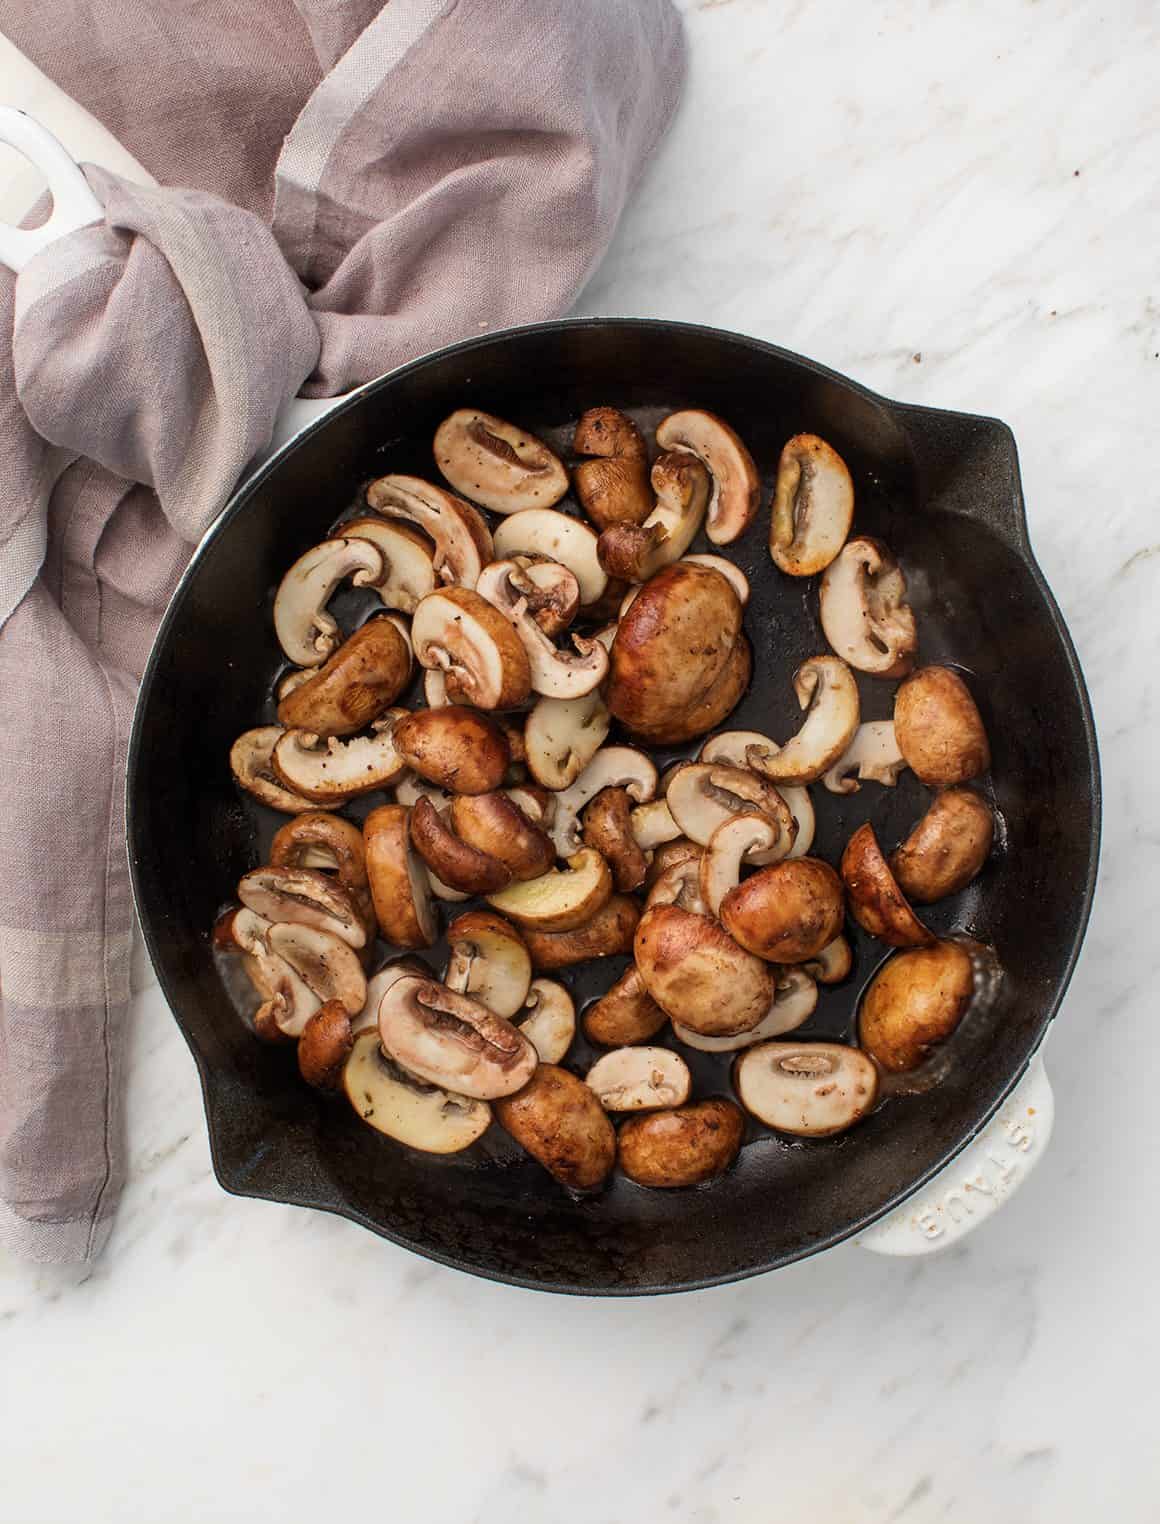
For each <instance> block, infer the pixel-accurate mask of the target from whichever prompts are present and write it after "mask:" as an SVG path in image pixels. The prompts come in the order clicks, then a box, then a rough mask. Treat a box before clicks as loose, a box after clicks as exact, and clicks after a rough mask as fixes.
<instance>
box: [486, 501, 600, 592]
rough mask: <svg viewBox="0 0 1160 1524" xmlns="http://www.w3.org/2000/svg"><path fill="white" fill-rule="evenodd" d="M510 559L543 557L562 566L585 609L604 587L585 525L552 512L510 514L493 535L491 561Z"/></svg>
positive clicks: (534, 510)
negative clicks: (566, 571) (576, 589)
mask: <svg viewBox="0 0 1160 1524" xmlns="http://www.w3.org/2000/svg"><path fill="white" fill-rule="evenodd" d="M514 556H545V557H547V559H548V560H549V561H559V562H560V563H561V565H563V566H566V567H567V568H568V570H569V571H570V572H571V573H572V574H573V576H574V577H575V578H576V581H577V582H578V583H579V584H580V602H581V604H582V605H583V606H584V607H585V608H587V607H588V606H589V605H590V604H593V603H595V602H596V601H597V599H599V598H600V596H601V595H602V593H603V592H604V590H605V588H606V587H607V586H608V574H607V573H606V572H605V570H604V568H603V567H602V566H601V564H600V557H599V556H598V555H597V554H596V536H595V534H593V532H592V530H591V529H590V528H589V527H588V525H587V524H585V523H583V522H582V521H581V520H580V519H574V518H572V517H571V516H570V515H569V514H567V513H561V512H560V511H559V510H558V509H555V508H530V509H526V510H525V511H524V512H523V513H513V514H512V515H511V517H510V518H507V519H504V521H503V523H502V524H501V525H500V526H499V528H498V529H497V530H496V532H495V553H494V556H493V557H492V559H493V560H497V561H504V560H510V559H511V558H512V557H514Z"/></svg>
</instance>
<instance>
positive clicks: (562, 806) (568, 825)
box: [552, 746, 657, 857]
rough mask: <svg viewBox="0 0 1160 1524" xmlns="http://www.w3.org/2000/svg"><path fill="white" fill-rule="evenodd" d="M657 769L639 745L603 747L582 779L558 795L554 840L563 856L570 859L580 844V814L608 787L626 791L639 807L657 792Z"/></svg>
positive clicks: (553, 825)
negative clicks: (637, 747)
mask: <svg viewBox="0 0 1160 1524" xmlns="http://www.w3.org/2000/svg"><path fill="white" fill-rule="evenodd" d="M656 786H657V770H656V766H655V765H654V764H653V762H652V761H650V759H649V758H648V757H646V756H645V754H644V752H642V751H637V749H636V747H635V746H605V747H602V748H601V749H600V750H599V751H598V752H597V753H596V755H595V756H594V757H593V758H592V761H591V762H589V764H588V766H587V767H586V768H585V769H584V771H583V772H582V773H580V774H579V776H578V777H577V778H576V779H575V780H574V781H573V782H572V783H570V784H569V785H568V787H567V788H566V789H562V790H561V791H560V792H559V793H558V794H557V795H556V816H555V819H554V821H553V823H552V840H553V842H554V843H555V846H556V851H557V852H558V853H559V855H560V856H561V857H569V856H571V854H572V853H573V852H575V851H577V849H578V848H579V845H580V820H579V817H580V811H581V810H582V809H583V808H584V806H585V805H586V804H587V803H588V801H589V800H590V799H595V797H596V795H597V794H599V793H600V792H601V790H602V789H606V788H623V789H625V790H626V791H627V793H628V795H629V797H630V798H632V799H635V800H636V802H637V803H638V804H645V803H647V802H648V801H649V800H650V799H651V798H652V797H653V794H654V793H655V792H656Z"/></svg>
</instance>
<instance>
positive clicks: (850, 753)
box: [822, 720, 906, 794]
mask: <svg viewBox="0 0 1160 1524" xmlns="http://www.w3.org/2000/svg"><path fill="white" fill-rule="evenodd" d="M905 766H906V761H905V759H904V758H903V755H902V753H901V752H900V751H899V749H898V741H897V739H896V738H895V735H894V721H893V720H868V721H867V722H866V723H865V724H864V725H859V726H858V729H857V730H856V731H855V732H854V739H853V740H852V741H851V742H850V744H849V746H847V747H846V750H845V751H844V752H843V753H842V755H841V756H840V757H839V758H838V760H837V761H836V762H835V763H834V765H833V767H831V768H829V769H828V770H827V772H826V773H825V775H824V776H823V778H822V782H823V783H824V784H825V786H826V787H827V788H828V789H829V791H830V793H831V794H856V793H857V792H858V783H859V782H862V783H881V784H882V785H883V787H884V788H893V787H894V785H895V784H896V783H897V782H898V775H899V773H900V772H901V771H902V769H903V768H904V767H905ZM855 774H857V778H855V776H854V775H855Z"/></svg>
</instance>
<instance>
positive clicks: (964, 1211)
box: [857, 1050, 1055, 1255]
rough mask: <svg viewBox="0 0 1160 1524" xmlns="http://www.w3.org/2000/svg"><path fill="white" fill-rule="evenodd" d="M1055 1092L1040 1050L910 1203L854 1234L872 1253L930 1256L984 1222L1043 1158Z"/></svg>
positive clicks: (1053, 1107) (1050, 1123) (1053, 1113)
mask: <svg viewBox="0 0 1160 1524" xmlns="http://www.w3.org/2000/svg"><path fill="white" fill-rule="evenodd" d="M1054 1119H1055V1097H1054V1096H1053V1095H1052V1092H1051V1085H1050V1084H1049V1082H1048V1079H1047V1073H1046V1070H1045V1069H1044V1067H1043V1057H1042V1050H1041V1051H1040V1052H1039V1053H1036V1055H1035V1057H1034V1058H1033V1059H1032V1060H1031V1063H1030V1064H1029V1065H1028V1068H1027V1073H1026V1074H1025V1075H1024V1076H1023V1078H1022V1079H1021V1080H1020V1082H1019V1084H1018V1085H1016V1087H1015V1089H1014V1090H1013V1091H1012V1092H1011V1094H1010V1095H1009V1096H1008V1097H1007V1099H1006V1101H1005V1102H1004V1103H1003V1105H1002V1106H1001V1107H1000V1109H999V1111H998V1112H997V1113H996V1115H995V1116H994V1117H992V1119H991V1121H990V1122H988V1123H987V1125H986V1127H984V1128H983V1131H982V1132H981V1133H980V1134H979V1136H978V1137H977V1138H976V1139H975V1141H974V1142H973V1143H971V1144H970V1145H969V1146H968V1147H967V1148H964V1149H963V1151H962V1153H961V1154H959V1155H958V1156H957V1158H955V1159H953V1160H952V1161H951V1163H950V1164H948V1165H947V1167H946V1169H944V1170H943V1171H942V1172H941V1174H939V1175H936V1176H935V1178H934V1179H933V1180H932V1181H931V1182H930V1184H929V1185H927V1186H925V1187H924V1188H923V1189H922V1190H921V1191H919V1192H917V1194H916V1195H914V1196H912V1197H911V1198H910V1200H909V1201H904V1202H903V1203H902V1205H901V1206H900V1207H895V1209H894V1211H893V1212H891V1213H889V1215H888V1216H886V1217H883V1218H882V1219H881V1220H880V1221H878V1222H876V1223H875V1224H874V1226H873V1227H872V1228H867V1230H866V1232H865V1233H862V1234H860V1235H859V1237H858V1240H857V1241H858V1243H860V1244H861V1245H862V1247H863V1248H864V1249H872V1250H873V1251H874V1253H875V1254H893V1255H913V1254H935V1253H937V1252H938V1251H939V1250H940V1249H948V1248H950V1246H951V1244H954V1243H958V1242H959V1240H960V1239H962V1238H965V1237H966V1235H967V1234H968V1233H970V1232H971V1231H972V1230H973V1229H974V1228H977V1227H978V1226H979V1224H980V1223H982V1222H986V1220H987V1218H988V1217H990V1216H991V1215H992V1213H994V1212H997V1211H998V1210H999V1208H1000V1207H1001V1206H1002V1205H1003V1203H1004V1202H1005V1201H1008V1200H1009V1199H1010V1198H1011V1196H1013V1195H1014V1193H1015V1192H1016V1191H1017V1190H1018V1189H1019V1187H1020V1186H1021V1185H1022V1184H1023V1182H1024V1181H1025V1180H1026V1179H1027V1177H1028V1176H1029V1175H1030V1174H1031V1171H1032V1170H1033V1169H1034V1168H1035V1166H1036V1165H1037V1164H1038V1163H1039V1161H1040V1159H1041V1158H1042V1157H1043V1154H1044V1151H1045V1150H1046V1148H1047V1145H1048V1142H1049V1140H1050V1138H1051V1126H1052V1122H1053V1121H1054Z"/></svg>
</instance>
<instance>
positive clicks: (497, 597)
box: [477, 561, 608, 699]
mask: <svg viewBox="0 0 1160 1524" xmlns="http://www.w3.org/2000/svg"><path fill="white" fill-rule="evenodd" d="M518 571H519V567H518V566H517V564H516V562H515V561H493V562H492V563H491V565H490V566H487V567H485V568H484V569H483V571H482V572H481V574H480V578H479V584H478V587H477V591H478V593H479V594H480V596H481V597H483V598H486V599H487V601H488V602H489V603H490V604H491V605H492V606H493V607H494V608H496V609H498V610H499V612H500V613H501V614H502V615H503V616H504V618H505V619H507V620H508V621H509V623H510V624H511V626H512V628H513V629H514V630H515V632H516V634H517V635H518V636H519V638H520V640H521V641H522V642H523V647H524V650H525V651H526V652H527V657H528V665H529V667H530V669H531V679H532V691H533V692H535V693H539V694H543V695H544V696H545V697H547V698H560V699H571V698H582V697H583V696H584V694H586V693H591V692H592V690H593V689H594V688H596V687H598V686H599V685H600V683H602V682H603V681H604V679H605V677H606V676H607V674H608V652H607V651H606V650H605V649H604V647H603V646H602V645H601V644H600V642H599V641H598V640H588V639H586V638H585V637H584V636H582V635H573V636H572V644H573V645H574V646H575V647H576V654H573V653H572V652H571V651H561V650H558V649H557V647H556V646H554V645H553V644H552V642H551V641H550V640H549V639H548V637H547V636H546V635H545V634H544V632H543V630H541V629H540V627H539V625H538V624H537V623H536V622H535V620H534V619H533V618H532V615H531V612H530V610H529V608H528V600H527V598H526V597H523V596H522V595H518V594H517V593H516V589H515V588H514V586H513V585H512V581H511V578H512V574H513V573H514V572H518Z"/></svg>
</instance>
